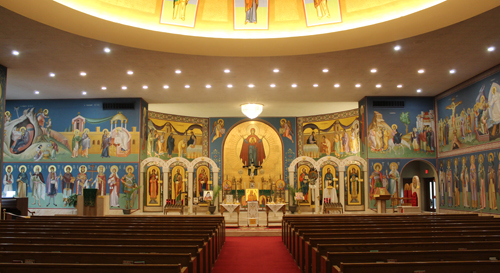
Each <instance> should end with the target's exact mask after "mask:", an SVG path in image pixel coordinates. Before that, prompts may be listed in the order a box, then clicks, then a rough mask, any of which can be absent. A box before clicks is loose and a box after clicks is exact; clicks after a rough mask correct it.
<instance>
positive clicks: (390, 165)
mask: <svg viewBox="0 0 500 273" xmlns="http://www.w3.org/2000/svg"><path fill="white" fill-rule="evenodd" d="M393 167H395V168H396V169H397V168H398V167H399V164H398V163H396V162H392V163H391V164H389V169H391V170H392V168H393Z"/></svg>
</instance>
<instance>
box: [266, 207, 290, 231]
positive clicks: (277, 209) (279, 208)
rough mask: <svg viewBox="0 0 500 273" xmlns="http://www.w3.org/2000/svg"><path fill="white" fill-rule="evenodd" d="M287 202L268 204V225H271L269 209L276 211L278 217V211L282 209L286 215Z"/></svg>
mask: <svg viewBox="0 0 500 273" xmlns="http://www.w3.org/2000/svg"><path fill="white" fill-rule="evenodd" d="M285 205H286V204H266V220H267V227H269V211H272V212H274V217H276V212H278V211H280V210H281V211H282V212H283V215H285V212H286V206H285Z"/></svg>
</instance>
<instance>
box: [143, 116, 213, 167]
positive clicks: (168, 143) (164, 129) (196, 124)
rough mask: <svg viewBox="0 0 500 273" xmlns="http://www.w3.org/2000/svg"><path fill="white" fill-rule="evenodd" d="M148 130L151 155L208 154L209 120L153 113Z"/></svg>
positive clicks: (191, 157)
mask: <svg viewBox="0 0 500 273" xmlns="http://www.w3.org/2000/svg"><path fill="white" fill-rule="evenodd" d="M222 124H223V123H222ZM147 130H148V133H147V156H148V157H158V158H161V159H164V160H168V159H170V158H172V157H183V158H186V159H188V160H190V161H192V160H193V159H195V158H197V157H201V156H208V119H204V118H191V117H182V116H175V115H168V114H162V113H156V112H149V120H148V126H147Z"/></svg>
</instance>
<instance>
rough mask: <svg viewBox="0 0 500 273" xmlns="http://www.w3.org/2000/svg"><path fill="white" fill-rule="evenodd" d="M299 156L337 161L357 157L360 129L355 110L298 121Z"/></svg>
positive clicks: (299, 119)
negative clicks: (331, 158) (328, 157)
mask: <svg viewBox="0 0 500 273" xmlns="http://www.w3.org/2000/svg"><path fill="white" fill-rule="evenodd" d="M297 124H298V133H299V135H298V137H297V138H298V139H299V141H298V150H299V156H301V155H304V156H309V157H312V158H315V159H318V158H321V157H324V156H334V157H337V158H339V159H341V158H345V157H348V156H353V155H359V152H360V137H359V133H360V126H359V116H358V110H357V109H356V110H350V111H346V112H340V113H335V114H330V115H323V116H313V117H304V118H298V121H297Z"/></svg>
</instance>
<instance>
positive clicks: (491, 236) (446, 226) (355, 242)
mask: <svg viewBox="0 0 500 273" xmlns="http://www.w3.org/2000/svg"><path fill="white" fill-rule="evenodd" d="M282 240H283V242H284V244H285V245H286V247H287V248H288V250H289V251H290V253H291V254H292V256H293V257H294V259H295V261H296V262H297V264H298V266H299V267H300V269H301V270H302V272H304V273H339V272H343V273H368V272H369V273H373V272H385V273H405V272H411V273H414V272H419V273H420V272H426V273H433V272H437V273H443V272H454V273H459V272H477V273H479V272H500V261H497V258H498V259H500V219H498V218H493V217H482V216H481V217H480V216H478V215H477V214H432V215H431V214H421V215H374V216H367V215H338V216H332V215H287V216H284V217H283V229H282Z"/></svg>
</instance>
